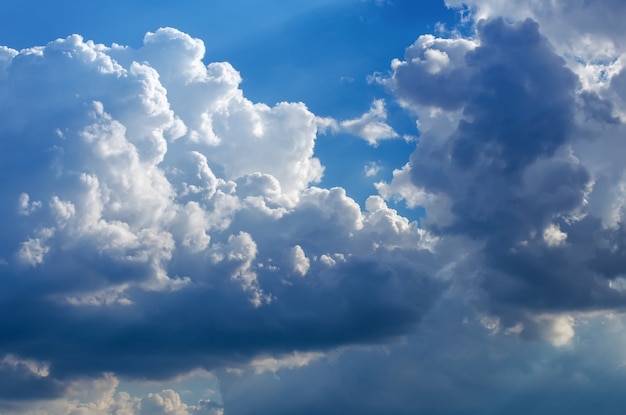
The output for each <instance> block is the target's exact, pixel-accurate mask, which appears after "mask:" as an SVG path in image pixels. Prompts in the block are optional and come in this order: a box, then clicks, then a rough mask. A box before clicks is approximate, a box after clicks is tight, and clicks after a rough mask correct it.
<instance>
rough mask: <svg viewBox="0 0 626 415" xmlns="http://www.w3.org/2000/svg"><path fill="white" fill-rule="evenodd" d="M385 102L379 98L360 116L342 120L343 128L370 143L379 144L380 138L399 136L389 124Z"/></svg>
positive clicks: (341, 125)
mask: <svg viewBox="0 0 626 415" xmlns="http://www.w3.org/2000/svg"><path fill="white" fill-rule="evenodd" d="M386 119H387V111H386V109H385V102H384V101H383V100H382V99H377V100H374V102H372V106H371V107H370V110H369V111H368V112H366V113H365V114H363V115H362V116H361V117H359V118H355V119H353V120H345V121H342V122H341V123H340V124H339V125H340V127H341V129H342V130H343V131H345V132H348V133H350V134H354V135H356V136H359V137H361V138H363V139H364V140H365V141H367V142H368V143H369V144H370V145H373V146H377V145H378V142H379V141H380V140H386V139H391V138H397V137H398V133H396V132H395V131H394V129H393V128H392V127H391V126H390V125H389V124H387V123H386V122H385V121H386Z"/></svg>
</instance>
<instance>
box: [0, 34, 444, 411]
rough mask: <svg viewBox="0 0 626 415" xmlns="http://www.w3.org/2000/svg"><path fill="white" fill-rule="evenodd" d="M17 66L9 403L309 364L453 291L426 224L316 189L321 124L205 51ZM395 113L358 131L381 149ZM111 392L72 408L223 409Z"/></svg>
mask: <svg viewBox="0 0 626 415" xmlns="http://www.w3.org/2000/svg"><path fill="white" fill-rule="evenodd" d="M1 56H2V60H1V62H2V66H1V72H0V74H1V76H0V84H1V85H0V114H2V117H3V119H6V120H7V121H6V122H4V123H2V125H0V134H1V135H2V136H3V140H2V141H1V142H0V154H1V156H0V172H1V173H2V175H3V177H12V180H11V181H10V182H7V184H6V186H3V188H2V191H1V193H2V197H3V200H6V201H8V202H7V203H4V204H2V206H0V214H2V217H3V218H4V222H5V223H6V226H5V233H4V235H6V236H5V237H4V238H3V240H2V242H1V244H0V258H2V260H3V262H2V267H3V294H2V298H3V300H2V301H1V302H0V311H1V312H2V315H4V316H9V315H10V316H11V317H10V318H4V319H0V330H1V331H2V332H3V337H2V340H1V341H0V356H13V357H12V358H10V359H9V357H7V358H5V363H6V362H9V363H10V362H18V363H16V364H15V365H13V364H12V363H11V364H9V363H6V364H5V366H3V368H2V371H3V373H4V375H3V376H2V378H3V379H4V380H5V381H4V382H3V385H4V386H0V402H2V404H3V405H4V407H6V408H7V409H6V411H10V410H12V409H10V408H12V405H13V403H14V402H13V401H14V400H15V399H16V395H15V390H16V388H17V389H20V390H21V389H24V390H27V391H28V396H26V395H25V396H24V397H23V399H29V400H31V401H33V402H35V401H40V400H43V401H42V402H46V401H45V400H48V401H50V402H52V401H54V402H66V401H67V400H68V399H69V398H70V397H71V396H72V393H73V392H72V390H73V388H74V387H75V385H76V382H83V383H84V382H88V381H89V379H92V380H93V379H101V378H102V377H103V376H105V375H104V374H105V373H108V374H110V376H113V377H115V378H117V377H123V378H124V379H131V380H132V379H150V380H163V379H169V378H172V377H174V376H177V375H180V374H184V373H188V372H191V371H193V370H194V369H196V368H203V369H205V370H216V369H217V368H230V369H234V370H239V369H241V368H245V367H247V365H252V366H255V365H257V366H258V367H259V368H265V367H267V368H269V369H271V368H278V367H284V366H287V367H292V366H293V367H297V366H298V365H304V364H307V362H308V361H309V360H310V359H309V358H301V357H302V356H304V357H306V356H311V359H312V358H313V357H317V356H318V355H320V354H323V353H325V352H326V351H328V350H330V349H333V348H335V347H340V346H345V345H351V344H370V343H380V342H385V341H387V340H388V339H389V338H396V337H398V336H403V335H405V334H407V333H410V332H412V331H414V330H415V327H416V326H417V325H418V323H419V322H420V320H421V319H422V317H423V316H424V314H425V313H427V311H428V309H429V308H430V306H431V305H432V304H433V302H434V301H435V299H436V298H437V297H438V296H439V294H440V293H441V291H442V289H443V288H444V286H445V284H444V283H443V282H441V281H438V280H437V279H435V278H432V277H431V275H432V274H433V270H434V269H436V268H437V264H436V263H435V261H434V260H433V254H432V249H433V245H434V243H435V241H434V239H431V238H429V236H428V233H427V232H425V231H423V230H422V229H419V228H418V226H417V224H416V223H414V222H410V221H408V220H407V219H405V218H403V217H401V216H399V215H398V214H397V212H395V211H393V210H392V209H389V208H388V207H387V205H386V204H385V202H384V201H383V200H382V199H380V198H377V197H375V198H373V199H371V201H369V202H368V204H367V209H366V210H362V209H361V207H360V206H359V205H358V204H357V203H356V202H355V201H354V200H353V199H351V198H350V197H348V196H347V194H346V191H345V189H342V188H332V189H324V188H319V187H316V186H315V183H317V182H318V181H319V180H320V179H321V177H322V173H323V167H322V165H321V163H320V161H319V160H318V159H317V158H316V157H314V154H313V148H314V144H315V139H316V135H317V133H318V128H322V127H323V126H322V125H321V124H320V119H319V117H316V116H315V115H314V114H313V113H311V112H310V111H309V110H308V108H307V107H306V106H305V105H304V104H302V103H285V102H283V103H278V104H277V105H275V106H273V107H270V106H268V105H265V104H263V103H253V102H251V101H249V100H248V99H246V98H245V97H244V94H243V91H242V90H241V89H240V88H239V83H240V82H241V77H240V76H239V73H238V72H237V71H236V70H235V69H234V68H233V67H232V66H231V65H230V64H228V63H226V62H213V63H209V64H208V65H205V64H204V63H203V62H202V59H203V58H204V45H203V43H202V42H201V41H200V40H198V39H193V38H191V37H190V36H188V35H186V34H184V33H182V32H179V31H177V30H174V29H169V28H165V29H159V30H158V31H156V32H155V33H148V34H147V35H146V37H145V39H144V45H143V46H142V47H140V48H139V49H132V48H129V47H123V46H119V45H113V46H110V47H109V46H105V45H100V44H96V43H94V42H91V41H85V40H84V39H83V38H81V37H80V36H78V35H73V36H70V37H68V38H66V39H59V40H56V41H53V42H50V43H49V44H47V45H45V46H41V47H34V48H30V49H24V50H22V51H13V50H10V49H7V48H5V49H2V51H1ZM384 116H385V113H384V106H383V104H382V101H380V102H376V103H375V104H374V106H373V109H372V111H371V113H368V114H366V116H364V118H363V119H361V120H356V121H354V122H353V123H352V124H351V125H352V127H350V128H354V129H356V130H359V131H364V132H367V134H368V137H369V138H370V139H371V140H373V142H376V140H379V139H381V138H383V136H384V135H385V134H387V133H389V134H390V131H393V130H390V127H388V126H387V127H385V126H386V124H384V123H383V121H384ZM383 124H384V125H383ZM371 125H374V126H375V127H376V126H377V127H376V128H379V127H380V128H382V130H376V128H374V130H376V131H374V130H372V129H371V128H370V127H368V126H371ZM385 128H386V129H385ZM385 131H386V132H385ZM383 133H384V134H383ZM294 274H295V275H297V276H299V277H300V276H301V277H303V278H293V275H294ZM287 356H296V357H294V358H293V359H290V358H288V357H287ZM6 359H9V360H6ZM11 359H13V360H11ZM294 359H295V360H294ZM20 362H21V363H20ZM24 362H37V364H38V365H45V367H46V368H47V369H46V372H45V374H43V372H36V371H35V372H33V370H31V368H32V367H35V366H33V365H32V364H31V363H24ZM105 379H112V378H106V377H105ZM107 382H113V381H112V380H109V381H107ZM111 388H112V387H111ZM111 388H109V389H107V391H110V390H111ZM111 393H112V392H111ZM111 393H109V392H106V397H105V398H106V402H104V401H102V400H101V402H104V403H101V404H97V405H96V407H91V406H81V405H82V403H81V405H79V406H76V405H75V406H74V407H71V408H72V409H68V410H67V411H66V412H62V411H61V410H59V411H60V413H69V412H71V411H72V410H74V411H75V412H76V413H108V412H106V411H112V412H113V413H120V414H122V413H146V411H148V412H149V413H180V414H187V413H193V414H196V413H213V412H211V411H212V410H213V409H211V410H210V411H209V409H206V408H204V407H203V406H202V405H199V406H193V407H192V406H189V405H187V404H183V403H182V402H181V401H180V399H179V398H178V397H177V396H178V395H177V394H176V393H174V392H172V391H164V392H159V393H158V394H153V395H150V396H148V397H146V398H144V399H142V400H140V401H137V400H135V399H134V398H130V397H129V396H128V395H123V394H122V393H120V394H118V395H115V396H114V397H112V395H111ZM105 398H102V399H105ZM94 399H95V398H94ZM98 399H100V398H98ZM77 402H85V401H81V400H80V399H79V400H78V401H77ZM92 402H97V399H96V400H95V401H94V400H92ZM98 405H100V406H98ZM116 405H117V406H116ZM94 408H96V409H97V410H96V409H94ZM111 408H116V409H115V410H113V409H111ZM147 408H149V409H147ZM207 408H208V407H207ZM3 411H4V410H3ZM89 411H91V412H89ZM94 411H95V412H94ZM98 411H100V412H98ZM103 411H104V412H103ZM116 411H117V412H116ZM159 411H161V412H159ZM202 411H204V412H202ZM207 411H209V412H207ZM51 413H54V411H51Z"/></svg>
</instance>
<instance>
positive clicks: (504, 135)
mask: <svg viewBox="0 0 626 415" xmlns="http://www.w3.org/2000/svg"><path fill="white" fill-rule="evenodd" d="M487 3H488V2H484V4H487ZM529 3H532V2H529ZM557 3H558V2H557ZM481 4H483V3H481ZM489 4H491V3H489ZM532 4H534V3H532ZM485 7H487V6H485ZM480 10H482V9H480V8H479V11H480ZM484 10H488V8H485V9H484ZM543 17H544V18H545V15H544V16H543ZM542 29H543V26H541V27H540V26H539V24H538V23H537V22H535V21H532V20H530V19H525V20H524V19H522V20H520V21H516V22H512V23H509V22H507V21H505V20H504V19H502V18H494V19H490V20H481V21H479V22H477V23H476V31H477V32H476V37H475V38H473V39H463V38H458V37H456V38H453V39H438V38H435V37H433V36H429V35H423V36H421V37H420V38H419V39H418V41H417V42H416V43H415V44H413V45H412V46H410V47H409V48H408V49H407V51H406V56H405V59H404V60H402V61H401V60H396V61H394V62H393V64H392V70H393V72H392V74H391V76H390V77H388V78H385V79H382V78H379V79H378V81H379V82H381V83H383V84H384V85H386V86H387V87H388V88H389V90H390V91H391V92H393V93H394V94H395V95H396V96H397V97H398V100H399V102H400V103H401V104H402V105H404V106H405V107H406V108H408V109H410V110H411V111H413V112H414V113H415V114H416V115H417V116H418V119H419V124H418V125H419V126H420V131H421V136H420V140H419V145H418V147H417V150H416V151H415V152H414V153H413V155H412V156H411V158H410V162H409V163H408V164H407V165H406V166H405V167H404V168H403V169H402V170H397V171H395V172H394V177H393V180H392V181H391V183H384V182H381V183H378V184H377V188H378V190H379V191H380V192H381V195H383V196H384V197H386V198H396V199H397V198H402V199H405V200H406V202H407V204H409V205H411V206H415V205H421V206H424V207H425V208H426V218H425V220H424V221H423V222H422V223H424V224H425V225H426V226H427V229H429V230H431V231H433V232H435V233H437V234H438V235H439V236H440V237H442V240H441V241H442V242H441V244H442V245H445V244H446V241H456V238H458V237H461V238H467V240H466V244H472V245H474V246H476V245H478V246H479V247H480V249H479V252H480V254H478V255H479V256H478V257H477V259H478V260H479V261H480V265H478V268H477V270H478V272H477V274H474V275H475V278H476V280H475V281H476V284H480V287H481V289H482V290H484V292H485V293H486V301H487V304H486V310H487V312H488V313H492V314H494V315H496V316H498V317H499V318H501V320H502V323H503V325H504V327H505V328H508V329H513V328H514V327H521V335H522V336H523V337H525V338H532V339H538V338H543V339H546V340H548V341H550V342H552V343H553V344H555V345H564V344H566V343H568V342H569V341H570V340H571V339H572V336H573V335H574V329H573V326H572V324H569V323H567V324H566V322H568V321H570V319H571V318H573V317H572V316H575V315H576V314H577V313H580V312H586V311H591V310H616V311H619V312H621V310H623V308H624V305H625V304H626V303H625V300H626V298H625V297H624V296H623V293H622V292H621V291H616V290H615V289H612V288H610V282H611V281H614V280H615V279H616V278H619V277H620V275H622V274H623V272H624V271H623V269H622V268H621V262H620V261H619V260H617V258H618V257H620V256H622V255H623V244H622V243H621V241H622V239H623V232H624V231H623V229H624V228H623V218H624V216H623V210H622V207H621V206H622V204H621V202H620V200H621V197H620V196H617V194H621V193H620V191H619V190H618V189H621V188H622V183H623V167H622V164H621V162H618V161H617V160H615V159H614V158H613V156H612V155H611V154H612V153H613V152H615V151H616V150H617V149H622V148H623V143H619V144H618V143H616V142H615V141H614V140H615V139H616V137H617V136H619V135H620V134H621V130H622V128H623V127H622V124H621V122H619V121H616V119H615V118H614V117H613V116H612V114H611V113H612V109H611V108H613V107H612V105H613V102H615V99H614V98H613V100H609V97H610V96H611V94H612V93H610V92H608V91H605V92H602V93H601V94H600V95H596V94H595V92H594V93H591V92H589V91H588V90H586V89H584V88H581V82H580V74H579V73H577V72H576V71H575V69H576V68H574V69H572V67H571V66H570V65H569V61H568V60H566V59H564V58H563V57H562V56H561V55H559V54H558V53H557V49H555V47H554V46H553V44H552V43H551V40H552V38H550V39H548V38H546V37H545V36H544V34H543V33H542V31H541V30H542ZM548 33H549V31H548ZM443 56H446V57H447V58H446V59H443ZM435 58H436V59H435ZM613 79H618V78H613ZM612 82H614V81H612ZM434 86H436V88H437V90H438V92H436V91H435V90H434V89H433V88H434ZM591 97H593V98H591ZM592 100H593V102H595V104H593V105H590V102H591V101H592ZM600 102H601V103H602V104H601V105H602V107H603V109H602V110H598V109H597V108H598V107H597V105H598V103H600ZM618 105H619V104H618ZM600 113H602V115H600ZM591 120H593V121H591ZM444 122H447V123H448V124H449V123H450V122H452V127H450V126H449V125H448V126H443V123H444ZM609 148H610V149H611V150H608V149H609ZM609 177H612V178H611V179H609ZM608 189H613V190H612V191H610V190H608ZM612 192H615V193H612ZM609 194H611V196H608V195H609ZM596 197H598V201H594V199H595V198H596ZM605 197H608V199H606V198H605ZM608 200H611V202H608V204H607V203H606V202H607V201H608ZM600 205H602V206H604V207H605V208H608V209H609V211H610V212H611V213H610V214H609V213H608V212H607V211H602V210H601V209H599V208H598V207H599V206H600ZM609 206H611V207H610V208H609ZM607 214H608V215H609V216H610V219H609V218H608V217H607ZM454 243H456V242H454ZM606 244H608V246H612V247H613V248H612V249H611V250H610V251H611V253H609V250H607V248H606V246H607V245H606ZM613 255H615V256H613ZM609 258H612V259H609ZM618 263H619V264H620V265H617V264H618ZM600 264H603V265H600ZM609 264H612V265H609ZM474 265H475V264H474ZM467 272H468V273H471V274H473V272H470V270H467ZM591 293H593V294H591Z"/></svg>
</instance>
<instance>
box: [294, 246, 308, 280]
mask: <svg viewBox="0 0 626 415" xmlns="http://www.w3.org/2000/svg"><path fill="white" fill-rule="evenodd" d="M291 258H292V261H293V272H295V273H296V274H299V275H300V276H302V277H304V276H305V275H306V273H307V272H308V271H309V267H310V266H311V261H310V260H309V258H307V257H306V254H305V253H304V250H303V249H302V247H301V246H300V245H296V246H294V247H293V248H291Z"/></svg>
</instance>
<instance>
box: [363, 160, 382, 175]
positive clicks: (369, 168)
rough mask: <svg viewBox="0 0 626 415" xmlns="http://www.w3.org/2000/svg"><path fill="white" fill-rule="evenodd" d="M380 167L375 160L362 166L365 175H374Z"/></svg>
mask: <svg viewBox="0 0 626 415" xmlns="http://www.w3.org/2000/svg"><path fill="white" fill-rule="evenodd" d="M381 169H382V167H381V166H380V165H379V164H378V163H376V162H375V161H371V162H369V163H367V164H366V165H365V167H364V168H363V170H364V171H365V177H374V176H376V175H377V174H378V173H379V172H380V170H381Z"/></svg>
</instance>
